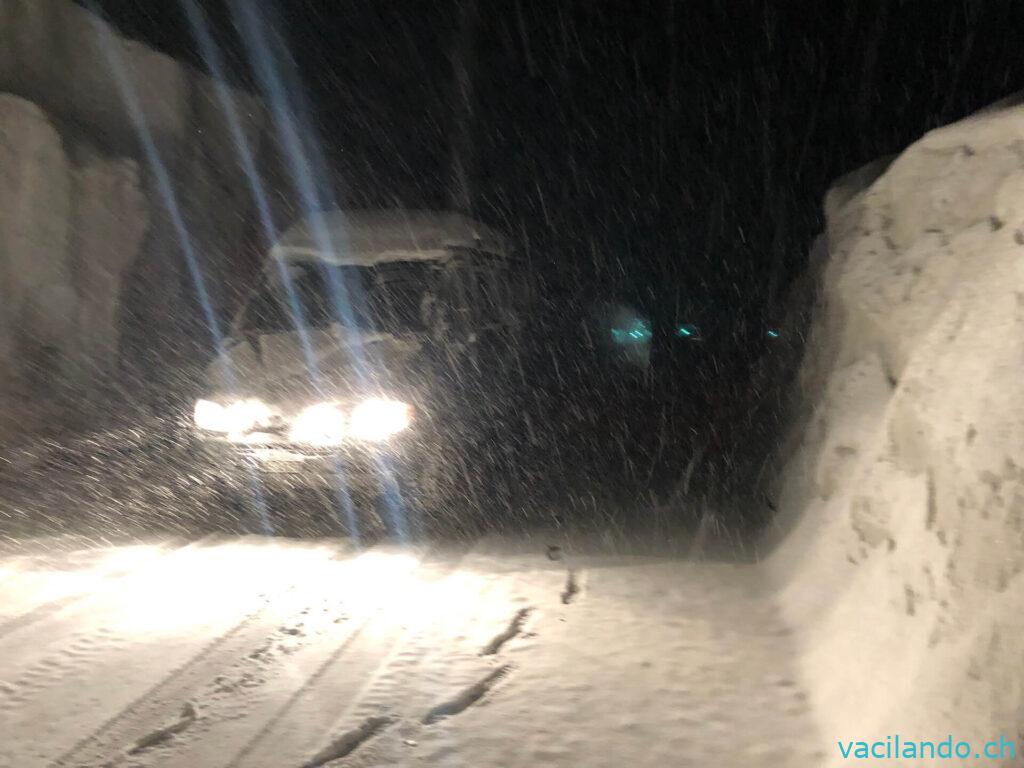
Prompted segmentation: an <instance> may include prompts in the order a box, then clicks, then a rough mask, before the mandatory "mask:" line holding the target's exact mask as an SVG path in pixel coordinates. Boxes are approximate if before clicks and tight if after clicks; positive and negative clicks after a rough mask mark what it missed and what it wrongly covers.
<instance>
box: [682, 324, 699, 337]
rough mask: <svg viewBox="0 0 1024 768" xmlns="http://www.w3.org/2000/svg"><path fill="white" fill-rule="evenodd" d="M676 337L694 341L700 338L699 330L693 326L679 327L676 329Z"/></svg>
mask: <svg viewBox="0 0 1024 768" xmlns="http://www.w3.org/2000/svg"><path fill="white" fill-rule="evenodd" d="M676 335H677V336H681V337H682V338H684V339H695V338H697V337H698V336H700V330H699V329H698V328H697V326H695V325H689V324H686V325H680V326H679V327H678V328H676Z"/></svg>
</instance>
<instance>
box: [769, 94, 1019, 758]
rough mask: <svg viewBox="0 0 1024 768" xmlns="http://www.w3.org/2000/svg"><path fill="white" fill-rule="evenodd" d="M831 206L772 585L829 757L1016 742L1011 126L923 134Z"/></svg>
mask: <svg viewBox="0 0 1024 768" xmlns="http://www.w3.org/2000/svg"><path fill="white" fill-rule="evenodd" d="M825 208H826V216H827V231H826V234H825V236H824V237H825V244H826V247H827V251H828V257H827V260H826V263H825V264H824V266H823V274H822V276H821V294H820V297H819V303H818V306H817V307H816V312H815V319H814V322H813V325H812V329H811V333H810V336H809V339H808V349H807V352H806V357H805V360H804V363H803V366H802V369H801V372H800V377H799V387H800V398H801V400H802V408H801V409H800V411H801V423H800V424H799V425H798V427H797V431H796V433H795V438H796V440H794V443H796V445H795V446H794V448H793V450H792V452H791V454H790V455H789V457H788V459H787V461H786V464H785V466H784V469H783V471H782V473H781V475H780V480H779V488H777V489H776V490H777V494H778V499H779V502H780V503H779V509H780V510H784V512H783V515H787V514H788V515H789V516H790V518H789V520H788V521H787V520H786V518H785V517H784V518H783V519H782V522H783V524H784V526H787V527H789V528H790V530H789V533H788V535H787V537H786V539H785V540H784V541H783V542H782V543H781V544H780V545H779V546H778V547H777V549H776V550H775V551H774V553H773V554H772V556H771V558H770V559H769V561H768V568H769V569H770V571H771V573H772V575H773V576H774V577H775V578H776V579H777V580H778V582H779V583H780V590H781V592H780V596H781V603H782V606H783V611H784V613H785V615H786V618H787V619H788V620H789V621H791V622H792V623H793V625H794V626H797V627H801V628H803V636H802V641H803V644H804V646H805V653H804V654H803V657H802V662H801V663H802V674H803V676H804V678H805V683H806V684H807V685H808V686H809V688H810V689H811V690H812V692H813V693H812V696H813V700H814V705H815V709H816V711H817V713H818V715H819V725H820V728H821V732H822V736H823V737H824V739H825V740H826V741H827V742H830V743H831V747H830V750H829V752H828V754H829V755H830V756H831V757H832V759H834V760H835V762H836V763H839V762H841V761H840V757H839V752H838V749H837V748H836V741H838V740H868V741H873V740H876V739H884V738H885V737H886V736H887V735H891V734H897V733H898V734H900V735H901V737H903V738H916V739H932V740H935V741H938V740H941V739H944V738H945V737H946V736H947V735H950V734H952V735H953V736H954V740H956V739H965V740H974V741H975V742H976V743H981V742H984V741H987V740H989V739H994V738H998V737H999V736H1000V735H1004V736H1006V737H1007V738H1010V739H1013V740H1015V741H1017V742H1019V738H1018V736H1019V734H1018V729H1019V727H1020V712H1021V711H1022V706H1024V665H1022V664H1021V660H1022V659H1024V631H1022V623H1024V622H1022V618H1021V610H1020V609H1021V606H1022V605H1024V578H1022V577H1021V575H1020V574H1021V570H1022V569H1024V398H1022V397H1021V395H1022V392H1024V386H1022V385H1024V107H1022V106H1017V105H1015V104H1014V103H1013V102H1012V101H1011V102H1006V103H1004V104H1003V105H1001V106H1000V107H999V108H995V109H993V108H990V109H989V110H986V111H984V112H982V113H978V114H976V115H974V116H972V117H970V118H967V119H965V120H963V121H961V122H959V123H956V124H953V125H950V126H947V127H944V128H941V129H938V130H935V131H932V132H931V133H929V134H927V135H926V136H924V137H923V138H922V139H921V140H920V141H918V142H917V143H916V144H914V145H913V146H911V147H910V148H909V149H907V150H906V151H905V152H904V153H903V154H902V155H900V156H899V157H898V158H897V159H895V160H894V161H892V162H891V164H889V165H888V167H887V168H886V167H884V164H883V165H879V164H873V165H872V166H869V167H867V168H865V169H862V170H861V171H859V172H855V173H853V174H850V175H849V176H847V177H845V178H844V179H841V180H840V181H839V182H838V183H837V184H836V186H835V187H834V188H833V189H832V190H831V191H830V192H829V193H828V195H827V197H826V201H825ZM861 762H863V761H861ZM918 764H923V763H918ZM944 764H950V763H949V761H946V762H945V763H944Z"/></svg>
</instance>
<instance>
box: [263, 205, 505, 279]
mask: <svg viewBox="0 0 1024 768" xmlns="http://www.w3.org/2000/svg"><path fill="white" fill-rule="evenodd" d="M451 248H475V249H478V250H482V251H486V252H487V253H493V254H495V255H499V256H505V255H507V254H508V251H509V247H508V243H507V241H506V240H505V238H504V237H502V236H501V235H500V234H498V233H497V232H495V231H494V230H493V229H491V228H490V227H488V226H487V225H485V224H481V223H480V222H478V221H475V220H474V219H471V218H469V217H468V216H464V215H463V214H461V213H455V212H454V211H411V210H403V209H391V210H378V211H362V210H340V209H338V210H333V211H326V212H324V213H321V214H319V215H311V216H307V217H306V218H304V219H301V220H299V221H298V222H296V223H295V224H293V225H292V226H291V227H289V228H288V229H287V231H285V233H284V234H283V235H282V236H281V237H280V239H279V240H278V241H277V243H276V244H275V245H274V246H273V248H272V249H271V256H273V257H274V258H280V259H282V260H285V261H310V260H317V261H325V262H328V263H330V264H338V265H341V266H346V265H351V266H373V265H375V264H382V263H387V262H392V261H442V260H444V259H446V258H448V257H449V256H450V255H451V254H450V250H449V249H451Z"/></svg>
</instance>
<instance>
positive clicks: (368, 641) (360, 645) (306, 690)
mask: <svg viewBox="0 0 1024 768" xmlns="http://www.w3.org/2000/svg"><path fill="white" fill-rule="evenodd" d="M438 554H439V555H443V554H444V553H438ZM467 554H468V547H467V548H466V549H463V550H461V551H459V552H457V553H456V552H449V554H448V555H447V556H446V559H444V560H440V561H437V562H433V563H431V562H428V563H426V564H425V565H426V566H427V569H428V574H427V575H428V576H429V577H430V579H431V584H442V583H444V581H445V579H446V578H447V577H449V576H450V575H451V574H452V573H453V572H455V571H457V570H458V568H459V567H460V565H461V564H462V562H463V560H464V559H465V557H466V555H467ZM431 566H433V567H431ZM419 582H420V584H422V583H423V582H424V579H420V580H419ZM395 597H398V596H397V595H396V596H395ZM413 602H417V601H413ZM390 607H392V606H391V605H390V601H389V602H388V603H382V604H380V605H379V606H377V607H376V608H375V609H374V610H373V611H372V613H371V614H370V615H368V616H367V617H366V619H365V622H364V623H363V625H362V626H361V627H360V632H359V633H358V634H356V635H354V636H353V637H351V638H349V639H348V640H347V642H345V643H344V644H343V645H341V646H338V647H337V648H336V649H335V650H334V651H333V652H332V653H331V654H330V655H329V656H328V657H327V658H326V659H325V660H324V661H323V663H322V664H321V665H320V666H319V668H317V669H316V670H315V671H314V672H313V674H311V675H310V676H309V678H308V679H307V680H306V681H305V682H304V683H303V685H302V686H300V687H299V688H297V689H296V690H295V691H294V692H293V693H292V695H291V696H290V697H289V698H288V699H287V701H285V703H284V704H283V706H280V707H279V708H278V709H277V710H276V711H275V712H274V714H273V715H272V716H271V717H270V718H269V719H268V720H267V721H265V723H264V725H263V727H262V728H261V729H260V730H258V731H257V732H256V733H255V734H254V735H253V737H252V739H250V741H249V742H248V743H247V744H246V745H245V746H244V747H243V748H242V749H241V750H239V752H238V753H237V754H236V755H235V756H234V758H233V759H232V760H231V761H230V762H229V763H227V764H226V765H225V768H243V767H244V768H255V767H256V766H260V767H262V768H279V766H282V765H304V764H308V763H310V762H311V760H312V761H314V762H313V764H314V765H315V764H316V763H315V760H316V757H314V758H312V759H311V758H309V757H308V756H309V754H310V752H311V751H312V749H313V747H314V746H315V744H316V742H322V741H323V739H324V735H325V734H331V733H337V732H338V731H339V730H340V729H339V728H338V727H337V725H338V723H339V722H342V721H343V720H345V719H348V715H350V714H351V713H353V711H355V710H357V709H358V708H359V705H360V704H365V700H366V697H367V693H368V692H369V691H371V690H372V689H373V688H374V687H375V685H376V684H377V682H378V681H379V680H380V679H381V677H382V676H385V675H386V671H387V670H388V669H389V668H390V667H391V666H392V665H393V663H394V662H395V660H396V659H398V658H402V657H404V658H402V662H401V663H402V664H404V665H409V664H412V663H415V662H414V657H419V656H422V655H425V654H426V652H427V648H426V647H424V648H423V649H422V651H421V652H420V653H417V652H416V651H415V650H414V651H412V652H408V651H406V652H404V653H403V651H402V649H403V648H404V647H405V645H406V643H407V641H408V639H409V638H410V637H412V636H415V635H416V633H417V631H418V630H419V629H420V628H421V627H419V626H413V625H411V624H409V623H403V619H404V618H407V617H405V616H402V615H397V616H395V615H392V612H391V611H389V610H388V608H390ZM370 708H371V709H372V710H373V711H372V712H367V713H366V715H365V716H364V717H363V719H362V722H363V723H364V724H365V723H367V722H370V721H373V720H374V719H375V718H379V717H384V718H386V719H388V720H390V719H391V718H392V717H393V716H392V715H390V714H388V713H387V712H386V711H385V709H384V708H383V707H381V706H372V707H370ZM359 728H360V726H356V727H355V728H350V729H349V730H347V731H344V732H343V733H342V735H341V736H340V737H333V738H331V737H328V738H329V739H330V740H329V741H328V746H327V747H324V748H322V749H321V750H320V751H319V752H317V755H322V754H327V753H329V751H330V747H331V745H337V744H339V743H345V741H346V738H347V737H348V736H349V735H351V734H353V733H356V732H358V731H359ZM380 730H382V728H378V729H376V730H375V731H374V732H373V733H372V734H370V736H372V735H376V733H378V732H379V731H380ZM370 736H367V737H366V738H364V739H362V740H361V741H360V744H359V745H357V746H361V744H362V743H363V742H365V741H366V740H367V739H368V738H370ZM354 751H355V749H353V750H351V751H349V752H348V753H347V754H352V752H354ZM331 759H337V758H331Z"/></svg>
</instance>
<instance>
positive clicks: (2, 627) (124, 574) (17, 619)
mask: <svg viewBox="0 0 1024 768" xmlns="http://www.w3.org/2000/svg"><path fill="white" fill-rule="evenodd" d="M187 546H189V543H188V542H186V541H180V542H175V543H173V544H172V545H170V546H168V545H161V546H160V549H159V550H158V551H157V552H154V553H153V557H152V558H150V559H149V560H147V561H145V562H142V563H139V564H138V565H137V566H136V567H135V568H125V569H123V570H119V571H114V572H112V573H107V574H104V575H103V576H102V577H101V578H102V583H101V589H99V590H97V589H89V590H80V591H76V592H72V593H71V594H68V595H62V596H61V597H58V598H55V599H53V600H49V601H47V602H44V603H42V604H40V605H37V606H34V607H33V608H31V609H29V610H27V611H25V612H24V613H21V614H19V615H17V616H12V617H9V618H7V619H4V620H3V621H0V640H2V639H3V638H4V637H6V636H7V635H9V634H12V633H14V632H17V631H19V630H21V629H24V628H25V627H28V626H31V625H32V624H35V623H36V622H39V621H42V620H43V619H46V618H47V617H49V616H52V615H54V614H56V613H59V612H60V611H62V610H64V609H65V608H69V607H70V606H73V605H75V604H76V603H79V602H81V601H83V600H87V599H89V598H91V597H95V596H97V595H100V594H102V593H105V592H107V591H109V590H111V589H116V588H117V586H118V585H119V584H120V583H121V582H123V581H125V580H126V579H127V578H128V577H129V576H132V575H133V574H134V573H136V572H137V571H138V570H140V569H142V568H146V567H149V566H152V565H154V563H155V562H156V561H159V560H161V559H163V558H165V557H167V556H168V555H170V554H172V553H173V552H175V551H176V550H179V549H184V548H185V547H187ZM84 570H88V569H84Z"/></svg>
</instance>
